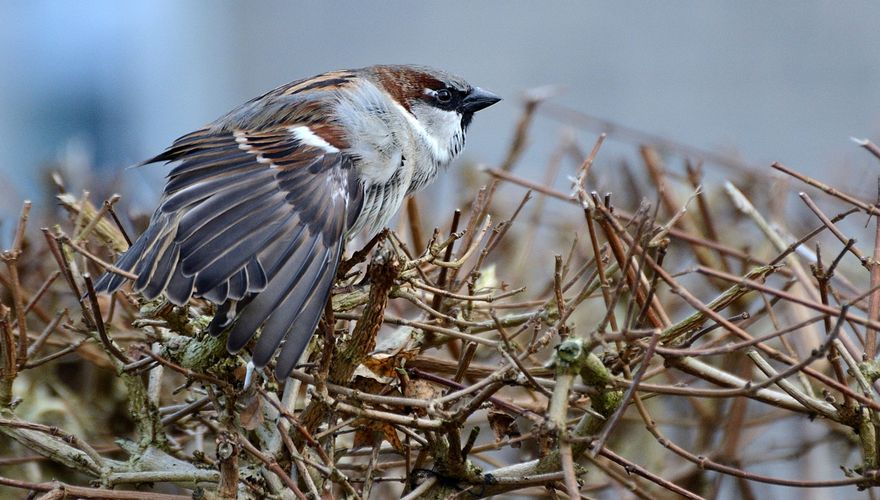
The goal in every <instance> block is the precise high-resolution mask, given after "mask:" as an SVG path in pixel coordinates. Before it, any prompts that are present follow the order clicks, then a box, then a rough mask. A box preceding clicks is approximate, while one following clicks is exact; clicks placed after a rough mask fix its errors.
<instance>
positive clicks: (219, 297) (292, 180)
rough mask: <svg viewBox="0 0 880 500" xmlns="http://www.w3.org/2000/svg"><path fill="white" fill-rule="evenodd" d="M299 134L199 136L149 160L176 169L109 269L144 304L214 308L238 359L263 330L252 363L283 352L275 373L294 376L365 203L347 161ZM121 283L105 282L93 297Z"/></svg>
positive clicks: (305, 131)
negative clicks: (161, 301)
mask: <svg viewBox="0 0 880 500" xmlns="http://www.w3.org/2000/svg"><path fill="white" fill-rule="evenodd" d="M316 132H321V131H320V130H318V129H317V128H316V127H311V128H310V127H309V126H308V125H298V126H292V127H277V128H273V129H269V130H260V131H259V132H252V131H243V130H221V129H216V128H205V129H202V130H200V131H197V132H194V133H192V134H189V135H186V136H184V137H181V138H180V139H178V140H177V141H176V142H175V143H174V144H173V145H172V146H171V147H170V148H169V149H168V150H166V151H165V152H164V153H162V154H161V155H159V156H157V157H155V158H153V159H151V160H149V161H148V162H147V163H152V162H159V161H179V162H180V163H179V165H177V166H176V167H175V168H174V169H173V170H172V171H171V172H170V174H169V176H168V182H167V184H166V186H165V191H164V194H163V196H162V200H161V204H160V206H159V208H158V209H157V210H156V212H155V213H154V214H153V217H152V219H151V221H150V225H149V227H148V228H147V230H146V231H145V232H144V234H142V235H141V237H140V238H139V239H138V240H137V241H136V242H135V243H134V244H133V245H132V246H131V248H130V249H129V250H128V251H127V252H126V253H125V254H124V255H123V256H122V257H121V258H120V259H119V261H118V262H117V264H116V265H117V266H118V267H120V268H122V269H125V270H126V271H131V272H133V273H135V274H137V275H138V278H137V280H135V281H134V285H133V286H134V289H135V290H137V291H139V292H141V293H143V295H144V296H145V297H147V298H148V299H152V298H155V297H157V296H158V295H159V294H160V293H162V292H165V293H166V295H167V296H168V299H169V300H170V301H171V302H172V303H174V304H177V305H183V304H185V303H186V302H187V301H188V300H189V298H190V297H191V296H193V295H195V296H199V297H203V298H205V299H207V300H210V301H211V302H213V303H215V304H218V305H220V307H219V308H218V313H217V316H216V317H215V318H214V322H213V323H212V327H214V328H213V329H212V330H213V331H215V332H217V333H219V331H221V330H223V329H224V328H226V327H228V326H229V325H230V324H231V330H230V332H229V338H228V344H227V345H228V348H229V350H230V351H231V352H235V351H238V350H239V349H241V348H242V347H244V345H245V344H247V343H248V341H249V340H250V339H251V338H252V337H253V336H254V334H255V332H256V330H257V329H258V328H259V327H261V326H262V332H261V334H260V338H259V340H258V341H257V344H256V347H255V349H254V355H253V361H254V364H256V365H257V366H265V365H266V364H267V363H268V362H269V360H270V359H271V358H272V355H273V354H274V353H275V352H276V350H278V349H279V346H281V348H280V355H279V356H278V361H277V367H276V373H277V374H278V375H279V376H280V377H286V376H287V375H288V374H289V373H290V371H291V370H292V369H293V367H294V366H295V364H296V363H297V361H298V360H299V357H300V356H301V354H302V352H303V350H304V349H305V347H306V345H307V344H308V341H309V338H310V337H311V335H312V333H313V332H314V330H315V327H316V325H317V323H318V320H319V319H320V317H321V313H322V312H323V308H324V304H325V303H326V301H327V297H328V295H329V293H330V289H331V287H332V285H333V281H334V278H335V275H336V269H337V265H338V263H339V259H340V256H341V252H342V246H343V242H344V237H345V233H346V230H347V229H348V228H349V227H350V226H351V225H352V224H353V222H354V218H355V217H356V216H357V213H358V211H359V210H360V205H361V203H362V198H363V195H362V187H361V185H360V182H359V181H358V179H357V176H356V174H355V172H354V170H353V169H352V158H351V157H350V156H348V155H347V154H345V153H344V152H342V151H340V149H338V148H336V147H334V146H333V145H331V144H330V143H328V142H327V141H325V140H323V139H322V138H321V135H319V134H318V133H316ZM124 281H125V278H123V277H121V276H119V275H114V274H105V275H103V276H102V277H101V278H100V279H99V281H98V283H97V286H96V288H97V289H98V290H99V291H103V292H113V291H115V290H116V289H118V288H119V287H120V286H121V285H122V284H123V282H124Z"/></svg>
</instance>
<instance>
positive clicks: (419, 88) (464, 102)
mask: <svg viewBox="0 0 880 500" xmlns="http://www.w3.org/2000/svg"><path fill="white" fill-rule="evenodd" d="M371 71H372V72H373V74H374V75H375V78H376V80H378V82H379V83H380V84H381V85H382V87H383V88H384V89H385V91H386V92H388V93H389V94H390V95H391V96H392V97H393V98H394V100H395V101H396V102H397V103H398V104H400V105H401V106H402V107H403V108H404V109H406V111H408V112H409V113H411V114H412V116H413V117H414V118H415V119H416V120H417V121H418V123H419V124H420V126H421V127H423V128H424V130H425V132H427V134H428V135H430V136H431V137H432V138H434V139H436V140H437V141H438V142H439V143H441V144H449V145H450V148H451V149H452V150H453V151H452V155H453V156H454V155H455V154H457V153H458V152H459V150H460V149H461V147H462V146H463V145H464V144H463V143H464V133H465V131H466V130H467V127H468V125H470V123H471V120H473V116H474V113H476V112H477V111H480V110H482V109H485V108H487V107H489V106H491V105H493V104H495V103H496V102H498V101H500V100H501V98H500V97H498V96H497V95H495V94H493V93H492V92H489V91H487V90H483V89H481V88H480V87H476V86H473V85H471V84H469V83H468V82H467V81H465V80H464V79H462V78H459V77H457V76H453V75H450V74H448V73H445V72H443V71H439V70H435V69H431V68H427V67H424V66H410V65H405V66H373V67H372V68H371Z"/></svg>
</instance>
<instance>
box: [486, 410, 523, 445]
mask: <svg viewBox="0 0 880 500" xmlns="http://www.w3.org/2000/svg"><path fill="white" fill-rule="evenodd" d="M488 418H489V426H490V427H492V432H494V433H495V441H496V442H497V441H502V440H503V439H504V438H505V437H509V438H517V437H519V436H521V435H522V434H521V433H520V432H519V427H518V426H517V425H516V418H515V417H513V416H511V415H509V414H507V413H505V412H503V411H498V410H489V416H488ZM511 446H512V447H513V448H519V443H513V444H511Z"/></svg>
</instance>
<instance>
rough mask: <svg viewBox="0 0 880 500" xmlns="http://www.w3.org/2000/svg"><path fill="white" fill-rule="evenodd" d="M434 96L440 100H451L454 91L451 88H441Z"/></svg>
mask: <svg viewBox="0 0 880 500" xmlns="http://www.w3.org/2000/svg"><path fill="white" fill-rule="evenodd" d="M434 96H435V97H436V98H437V101H438V102H449V101H451V100H452V92H450V90H449V89H440V90H438V91H437V93H436V94H434Z"/></svg>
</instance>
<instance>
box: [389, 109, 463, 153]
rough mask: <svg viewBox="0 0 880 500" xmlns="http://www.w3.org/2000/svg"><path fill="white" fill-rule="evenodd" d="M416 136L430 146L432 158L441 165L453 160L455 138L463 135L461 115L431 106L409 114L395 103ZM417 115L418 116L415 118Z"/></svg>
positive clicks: (414, 110)
mask: <svg viewBox="0 0 880 500" xmlns="http://www.w3.org/2000/svg"><path fill="white" fill-rule="evenodd" d="M394 106H395V107H397V108H398V109H399V110H400V112H401V114H403V116H404V117H406V120H407V122H408V123H409V124H410V126H411V127H412V128H413V130H414V131H415V133H416V135H417V136H419V138H421V139H422V141H423V142H424V143H425V144H427V145H428V147H429V149H430V150H431V156H433V158H434V159H435V160H437V161H438V162H440V163H446V162H449V161H450V160H452V154H451V151H452V150H453V149H454V148H453V147H452V145H453V144H454V143H455V140H456V139H455V138H456V137H458V136H460V135H461V115H460V114H459V113H457V112H455V111H446V110H442V109H437V108H434V107H430V106H421V107H420V109H413V113H410V112H408V111H407V110H406V109H404V107H403V106H401V105H400V104H397V103H396V102H395V103H394ZM413 114H415V115H416V116H413Z"/></svg>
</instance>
